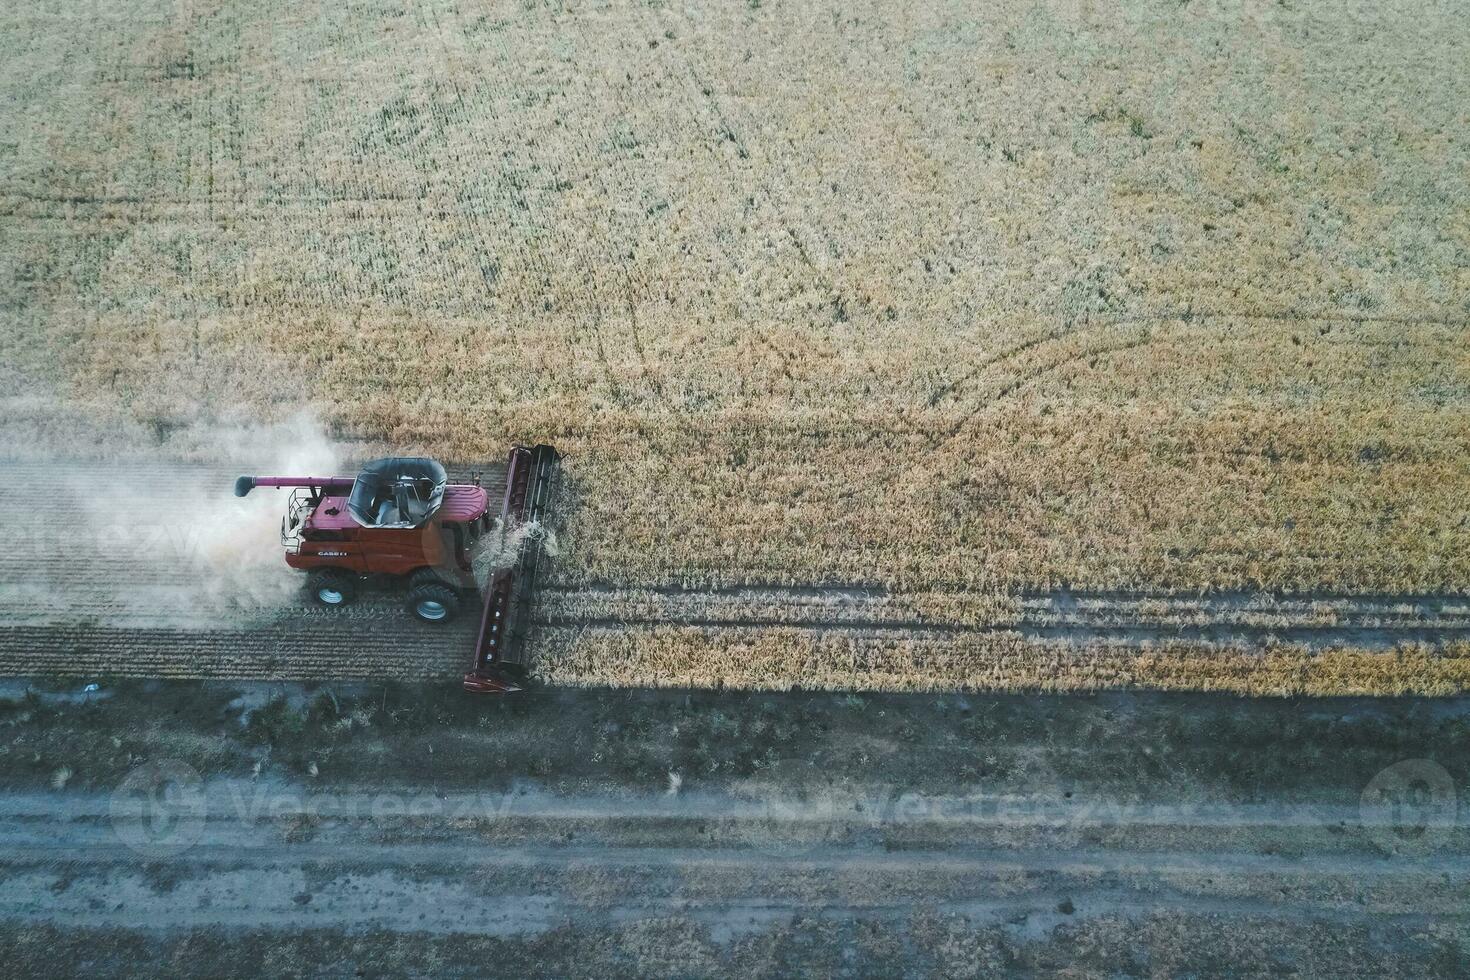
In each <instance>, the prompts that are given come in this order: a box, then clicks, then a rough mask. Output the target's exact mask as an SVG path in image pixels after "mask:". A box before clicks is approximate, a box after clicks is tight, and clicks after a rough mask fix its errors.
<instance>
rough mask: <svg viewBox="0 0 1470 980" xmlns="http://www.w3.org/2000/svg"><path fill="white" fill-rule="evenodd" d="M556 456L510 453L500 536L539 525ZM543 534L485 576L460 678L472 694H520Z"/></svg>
mask: <svg viewBox="0 0 1470 980" xmlns="http://www.w3.org/2000/svg"><path fill="white" fill-rule="evenodd" d="M560 461H561V456H560V454H559V453H557V451H556V450H555V449H553V448H552V447H550V446H546V445H540V446H536V447H534V448H531V449H528V448H526V447H525V446H517V447H516V448H514V449H512V450H511V451H510V457H509V459H508V460H507V463H506V471H505V501H504V503H503V504H502V505H501V509H500V514H501V517H500V526H501V528H502V529H503V533H505V534H506V535H511V534H515V533H516V531H517V530H518V529H519V528H522V527H526V526H539V525H541V522H542V520H543V519H544V518H545V516H546V513H547V508H548V507H550V505H551V494H552V490H553V487H554V484H555V477H556V471H557V468H558V466H559V464H560ZM544 544H545V535H544V534H542V533H532V534H529V535H527V536H525V537H524V538H522V539H521V541H520V544H519V546H518V547H517V550H516V554H515V557H514V560H513V561H512V563H511V565H510V567H508V568H502V569H498V570H495V571H493V572H491V574H490V577H489V580H488V581H487V582H486V583H485V605H484V608H483V609H482V610H481V613H480V628H479V630H478V632H477V633H476V635H475V650H474V658H473V660H472V662H471V668H470V671H469V672H468V673H467V674H465V675H464V689H465V690H466V691H469V692H470V693H472V694H508V693H511V692H513V691H519V690H521V686H522V683H523V682H524V680H525V676H526V669H527V666H528V664H527V656H528V654H527V651H526V631H527V628H528V627H529V626H530V622H531V600H532V596H533V594H534V592H535V589H536V570H537V567H538V566H539V564H540V562H541V557H542V552H543V550H544Z"/></svg>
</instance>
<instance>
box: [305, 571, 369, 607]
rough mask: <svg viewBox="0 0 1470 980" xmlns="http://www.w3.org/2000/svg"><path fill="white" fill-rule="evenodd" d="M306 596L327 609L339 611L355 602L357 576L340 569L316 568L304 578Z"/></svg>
mask: <svg viewBox="0 0 1470 980" xmlns="http://www.w3.org/2000/svg"><path fill="white" fill-rule="evenodd" d="M306 594H307V595H309V596H311V599H312V601H313V602H315V603H316V604H317V605H319V606H326V607H327V608H328V609H340V608H341V607H343V606H350V605H352V604H353V603H354V602H356V601H357V576H356V575H353V574H352V573H351V572H345V571H343V570H342V569H340V568H316V569H313V570H312V571H311V573H310V574H308V575H307V576H306Z"/></svg>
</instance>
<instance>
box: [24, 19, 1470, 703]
mask: <svg viewBox="0 0 1470 980" xmlns="http://www.w3.org/2000/svg"><path fill="white" fill-rule="evenodd" d="M99 16H100V17H102V18H103V20H104V22H102V23H99V22H98V21H97V18H98V17H99ZM0 39H3V40H0V45H3V46H4V49H5V50H4V54H5V58H4V59H3V60H0V65H3V67H0V90H3V92H4V94H5V98H4V99H3V100H0V131H3V132H4V133H6V134H8V135H7V136H6V137H4V138H3V140H0V213H3V215H4V218H5V221H6V229H7V231H6V234H4V235H3V236H0V270H3V271H4V273H5V274H4V275H3V276H0V317H3V323H4V325H5V328H6V331H7V334H8V339H9V341H10V342H9V344H8V345H7V359H8V360H10V362H11V363H10V365H9V366H8V367H7V368H6V374H5V376H4V377H0V381H13V382H14V385H12V386H11V387H12V388H13V389H14V390H16V391H17V394H16V395H14V396H13V400H12V402H11V403H8V405H7V407H9V408H11V409H13V411H12V412H10V413H9V414H10V421H9V423H8V424H9V425H11V426H12V427H26V428H25V431H27V432H34V431H35V430H37V429H39V430H40V431H42V432H44V433H45V434H46V438H47V439H48V440H50V441H52V442H60V441H63V440H64V439H66V438H67V437H68V434H70V433H73V432H83V431H86V425H87V424H89V423H87V422H86V420H87V419H89V418H90V419H97V418H101V419H106V420H108V424H109V425H115V424H117V423H121V424H122V426H123V427H124V428H126V429H127V431H129V432H132V433H134V434H135V437H136V438H138V439H140V440H143V441H148V440H150V439H151V440H155V441H158V442H161V443H163V444H165V445H166V446H167V445H168V444H169V443H170V442H171V440H172V439H174V438H175V434H176V429H177V427H178V426H180V425H185V424H188V423H190V422H193V421H196V420H198V419H201V418H217V417H221V416H226V415H229V414H230V413H232V412H235V411H237V410H239V409H241V408H242V407H243V409H244V410H245V411H248V412H252V413H261V414H265V415H272V416H276V417H282V416H284V415H286V414H288V413H289V412H291V411H293V410H294V409H295V408H296V407H297V405H298V404H299V403H300V402H301V401H302V400H307V401H310V402H312V403H313V404H315V405H317V406H319V408H320V410H321V411H322V412H323V414H324V415H325V416H326V417H327V418H328V419H329V420H330V421H331V423H332V424H333V426H334V427H335V429H336V430H337V432H338V434H340V435H342V436H343V437H345V438H352V439H360V440H364V441H366V442H369V443H373V444H381V445H385V446H392V447H393V448H394V449H396V450H402V451H413V450H423V451H428V452H432V453H435V454H438V455H441V456H447V457H452V458H458V459H482V458H491V457H494V456H498V455H499V454H500V452H502V451H503V447H504V446H505V444H506V443H507V442H509V441H512V440H549V441H554V442H556V443H557V444H558V446H559V447H561V448H562V449H564V450H565V451H566V452H567V454H568V463H567V465H568V471H569V474H570V477H571V479H572V489H573V492H574V495H575V503H576V508H575V510H574V511H573V512H572V516H571V518H570V521H571V524H570V527H569V528H567V529H566V532H565V533H564V534H563V535H562V544H563V550H564V555H563V557H562V559H561V561H560V563H559V566H558V567H559V571H558V575H559V576H560V577H561V578H562V579H563V580H564V581H567V582H589V581H596V580H612V581H616V582H622V583H629V584H634V585H640V584H641V585H647V584H658V583H669V582H677V583H688V584H695V585H697V584H708V583H714V584H732V583H741V582H755V583H782V582H789V583H810V582H853V583H883V584H887V585H889V586H891V587H893V588H894V589H897V590H902V591H906V592H912V593H916V594H917V593H931V592H934V591H935V590H939V591H941V592H950V593H954V592H958V593H965V592H979V593H984V594H985V595H993V594H996V593H1004V592H1007V591H1013V590H1016V589H1019V588H1048V587H1052V586H1055V585H1058V584H1070V585H1073V586H1077V587H1089V588H1137V589H1143V590H1150V591H1156V590H1161V589H1163V590H1177V591H1187V592H1193V591H1200V590H1210V589H1256V588H1262V589H1272V590H1285V591H1294V592H1313V591H1321V590H1325V591H1331V592H1375V593H1394V592H1463V591H1466V590H1467V589H1470V518H1467V516H1466V509H1465V500H1466V499H1467V498H1470V342H1467V341H1470V271H1467V270H1470V181H1467V179H1466V177H1467V168H1470V156H1467V149H1466V143H1465V141H1464V140H1463V139H1462V138H1460V137H1459V135H1458V134H1460V133H1463V132H1464V131H1465V130H1466V129H1467V122H1470V120H1467V115H1466V112H1467V110H1466V106H1467V105H1470V71H1467V70H1466V68H1465V65H1464V59H1463V57H1462V52H1463V51H1464V50H1465V47H1466V45H1467V43H1470V21H1467V20H1466V19H1465V18H1464V17H1463V16H1460V15H1459V12H1458V11H1457V10H1456V9H1455V8H1454V7H1453V6H1451V5H1443V6H1438V7H1435V6H1430V7H1426V8H1423V9H1415V10H1413V11H1412V12H1407V11H1402V10H1398V9H1396V8H1392V7H1382V6H1380V5H1375V4H1368V3H1355V4H1350V5H1349V6H1348V7H1344V6H1343V5H1341V4H1328V3H1323V2H1309V3H1293V4H1291V5H1290V6H1280V5H1271V6H1267V7H1261V8H1259V9H1256V8H1250V9H1247V10H1245V11H1242V10H1240V9H1239V8H1237V7H1234V6H1217V5H1213V4H1208V3H1204V4H1202V3H1191V4H1187V5H1184V6H1176V5H1172V4H1169V5H1157V4H1141V3H1140V4H1127V5H1124V6H1122V7H1116V8H1115V7H1106V8H1097V7H1094V6H1093V5H1091V4H1084V3H1049V4H1042V5H1036V4H1029V3H1027V4H1021V3H1007V4H999V5H990V6H987V7H984V8H983V9H982V8H976V7H974V5H968V4H940V5H914V4H901V3H877V4H872V3H870V4H859V5H858V6H855V7H854V6H852V5H850V4H849V5H843V6H841V7H823V6H820V5H810V4H795V3H766V4H763V5H759V6H758V8H757V7H755V6H754V5H752V6H746V5H726V4H721V5H702V4H695V5H691V6H687V7H685V6H672V5H667V6H666V5H662V4H652V5H649V6H646V7H644V6H638V7H634V6H631V5H622V4H614V5H612V6H611V7H603V8H598V7H576V8H566V7H562V6H560V5H554V6H548V7H544V8H542V7H536V8H528V7H526V6H524V5H519V4H517V5H511V4H504V5H502V4H493V3H492V4H489V5H471V6H469V7H466V6H464V5H460V4H454V3H448V2H443V0H428V2H424V3H416V4H412V5H405V6H402V7H395V6H392V5H385V6H377V5H373V4H366V5H363V4H356V5H347V6H344V5H339V4H316V3H305V4H302V3H292V4H282V3H261V4H243V3H241V4H227V3H220V2H209V0H205V2H195V3H190V4H177V5H176V4H171V3H165V2H163V0H129V2H127V3H120V4H113V5H109V6H108V7H107V8H106V10H103V11H100V13H99V11H98V9H97V8H96V7H95V5H92V4H84V3H81V2H80V0H55V2H52V3H48V4H41V5H17V6H14V7H13V8H8V9H7V10H5V11H4V12H0ZM57 397H64V398H66V399H67V400H68V402H69V404H68V405H67V406H66V407H65V408H64V409H61V410H60V414H59V415H58V413H57V412H54V411H53V410H52V404H53V400H54V399H55V398H57ZM16 419H19V420H20V422H17V421H16ZM918 601H923V600H916V602H918ZM946 601H949V600H946ZM992 601H994V600H990V599H976V600H974V602H973V603H971V605H974V603H979V604H980V605H981V606H984V605H985V604H986V603H989V602H992ZM961 604H962V605H963V603H961ZM988 615H990V613H989V612H987V611H985V609H981V611H980V612H978V613H975V612H973V611H972V613H970V614H967V615H966V616H962V617H961V618H960V619H959V620H958V621H961V622H969V621H973V620H974V619H976V618H977V617H981V618H983V617H984V616H988ZM700 649H704V648H702V647H701V648H700ZM812 649H813V650H819V651H825V650H826V649H827V648H825V647H814V648H812ZM1033 652H1034V651H1029V648H1028V652H1027V654H1026V655H1027V656H1032V655H1033ZM832 655H833V656H837V655H838V654H836V653H833V654H832ZM568 656H571V654H568ZM669 656H670V657H674V658H675V659H677V657H678V656H682V654H675V653H673V652H671V653H670V654H669ZM710 656H715V654H714V653H711V654H710ZM1281 656H1284V657H1289V655H1288V654H1281ZM1206 659H1207V660H1208V664H1209V665H1215V664H1217V662H1218V661H1217V660H1214V659H1209V658H1206ZM640 662H642V663H645V664H646V665H647V666H646V670H647V672H646V673H645V674H643V675H641V679H642V680H643V681H645V682H652V681H655V680H657V679H659V678H660V677H662V676H665V675H666V674H667V673H669V671H667V670H666V669H665V666H661V665H660V664H656V663H653V662H651V661H640ZM1110 662H1111V661H1110ZM1311 662H1312V663H1315V662H1316V661H1315V660H1313V661H1311ZM712 663H713V661H712ZM1303 664H1304V666H1303V669H1306V666H1309V664H1307V662H1306V661H1303ZM829 668H830V664H828V663H827V662H826V661H823V660H822V659H821V658H820V657H818V658H817V660H816V661H814V662H811V663H809V664H808V666H807V668H806V669H809V670H810V671H811V673H812V678H813V679H812V681H811V682H812V683H816V682H817V680H816V679H817V678H820V677H828V676H833V675H830V674H829V673H827V672H828V670H829ZM605 669H606V670H607V671H608V674H607V676H608V677H609V678H610V679H611V678H613V677H614V675H616V676H617V677H618V678H619V679H622V678H624V677H625V672H624V670H623V669H622V668H613V667H610V666H609V667H606V668H605ZM700 669H701V668H697V666H696V665H690V666H689V667H688V668H687V669H683V668H680V669H679V670H676V671H674V673H680V674H681V676H683V675H689V676H694V675H696V674H699V672H700ZM914 669H919V668H918V667H917V666H916V667H915V668H914ZM922 669H923V670H926V671H929V670H937V668H933V667H932V666H928V665H926V666H924V667H923V668H922ZM946 669H947V668H946ZM956 669H958V668H956ZM1008 669H1009V668H1008ZM1048 669H1051V665H1049V662H1048V661H1046V660H1045V659H1044V658H1042V659H1037V660H1036V663H1035V665H1034V667H1032V668H1028V669H1027V670H1026V671H1024V672H1022V673H1006V674H1004V676H1006V677H1014V678H1015V682H1016V683H1028V684H1029V683H1031V681H1030V680H1028V679H1027V678H1035V679H1037V682H1038V683H1040V682H1042V681H1044V679H1045V678H1044V674H1045V671H1046V670H1048ZM1059 669H1060V668H1059ZM1181 669H1182V668H1181ZM1215 669H1216V667H1215V666H1207V665H1206V664H1205V663H1204V662H1202V663H1201V671H1202V673H1201V674H1200V675H1199V678H1198V683H1199V684H1201V685H1206V686H1208V685H1211V684H1213V683H1215V677H1216V674H1214V673H1211V671H1214V670H1215ZM1312 669H1316V668H1312ZM1363 669H1364V670H1365V671H1366V670H1367V669H1368V668H1366V667H1365V668H1363ZM591 670H592V668H591V667H588V666H584V667H582V668H578V669H577V670H573V671H571V672H570V673H571V674H572V675H573V676H575V677H576V678H587V677H591V676H594V674H592V673H589V671H591ZM974 670H976V671H981V672H982V673H983V670H984V668H981V667H975V668H974ZM1118 670H1119V671H1121V673H1120V674H1119V676H1127V677H1130V678H1132V679H1133V680H1134V681H1135V682H1140V683H1160V684H1173V683H1174V682H1173V681H1168V680H1166V679H1165V674H1164V673H1160V672H1158V671H1144V670H1142V669H1141V668H1138V669H1134V668H1131V667H1130V668H1129V669H1128V670H1122V668H1118ZM1426 670H1427V671H1428V673H1426V675H1425V680H1424V683H1423V685H1421V686H1423V687H1432V686H1436V685H1440V684H1441V683H1442V677H1443V676H1445V675H1442V674H1441V673H1438V672H1437V671H1438V668H1435V669H1429V668H1427V667H1426ZM1130 671H1131V672H1130ZM706 673H708V674H709V676H711V677H717V676H720V670H719V669H717V668H715V667H714V666H709V667H708V670H707V671H706ZM961 674H962V675H963V676H970V675H969V674H964V672H961ZM1349 674H1351V672H1349ZM626 676H627V677H635V676H639V675H626ZM781 676H794V675H791V674H790V673H789V671H788V672H784V673H782V675H781ZM939 676H941V675H940V674H937V673H936V674H933V675H932V676H929V675H926V676H921V677H918V678H909V679H906V680H905V679H901V678H899V676H898V675H895V679H894V680H893V681H891V683H893V684H895V685H897V686H911V685H914V684H918V685H921V686H922V685H924V684H929V683H939V681H938V680H937V678H938V677H939ZM945 676H948V675H945ZM956 676H960V675H956ZM1067 676H1069V677H1070V676H1073V675H1072V674H1068V675H1067ZM1168 676H1170V677H1172V676H1174V675H1173V674H1169V675H1168ZM1182 676H1187V671H1186V674H1185V675H1182ZM1252 676H1258V675H1256V674H1253V675H1252ZM1313 676H1317V675H1313ZM1322 676H1323V677H1326V676H1327V675H1322ZM1331 676H1334V677H1336V676H1347V675H1344V674H1341V673H1340V672H1339V673H1338V674H1333V675H1331ZM793 682H795V681H793ZM1101 682H1105V683H1112V681H1111V680H1105V681H1101ZM1057 683H1064V682H1062V681H1060V680H1058V681H1057ZM1065 683H1070V681H1068V682H1065ZM1255 683H1256V682H1254V681H1252V682H1251V684H1252V685H1254V684H1255ZM1313 683H1315V684H1317V686H1319V687H1330V686H1331V685H1330V683H1329V682H1328V681H1327V680H1321V681H1318V682H1313ZM1342 683H1343V685H1344V689H1351V688H1352V687H1353V685H1354V684H1355V683H1357V682H1356V681H1352V680H1344V681H1342ZM1364 683H1365V684H1369V686H1374V685H1378V684H1379V681H1376V680H1374V681H1372V682H1371V683H1370V682H1369V681H1364ZM1225 686H1231V685H1230V684H1228V683H1227V684H1225ZM1247 686H1249V685H1247ZM1265 686H1267V687H1269V686H1270V685H1269V684H1267V685H1265ZM1309 686H1310V685H1309ZM1387 686H1389V687H1391V686H1392V684H1388V685H1387Z"/></svg>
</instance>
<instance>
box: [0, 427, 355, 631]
mask: <svg viewBox="0 0 1470 980" xmlns="http://www.w3.org/2000/svg"><path fill="white" fill-rule="evenodd" d="M41 448H42V447H41V446H39V445H37V446H33V447H22V446H17V445H12V446H10V447H9V452H8V453H7V455H8V456H9V457H10V458H9V459H7V460H6V461H4V462H3V463H0V466H3V467H4V469H5V470H6V471H7V472H8V473H9V474H10V476H11V478H10V479H7V480H5V481H3V482H4V484H5V485H4V487H3V488H0V503H3V505H4V506H0V533H6V534H7V536H11V537H12V540H19V541H20V542H21V543H22V544H21V547H20V548H19V549H16V550H15V551H13V552H12V553H11V554H9V555H7V556H3V557H0V621H8V622H12V623H14V622H37V621H40V622H60V621H77V620H79V619H80V620H91V621H96V622H100V623H109V624H111V623H118V624H127V625H132V626H180V627H193V628H199V627H201V626H208V625H229V624H232V623H234V622H237V621H239V620H240V619H241V618H242V617H243V618H246V619H248V618H251V616H252V615H253V614H263V613H267V612H269V611H271V610H275V609H279V608H280V607H282V606H285V605H287V604H292V603H297V602H299V598H298V596H299V588H300V584H301V578H300V574H299V573H297V572H295V571H294V570H292V569H291V568H289V567H288V566H287V565H286V563H285V561H284V557H283V548H282V544H281V539H280V525H281V518H282V516H283V515H284V513H285V510H286V503H287V499H288V493H289V491H287V490H274V489H269V488H267V489H257V490H255V491H254V492H253V493H251V494H250V495H249V496H247V497H244V498H239V497H236V496H234V493H233V487H234V478H235V476H237V475H239V474H242V473H249V474H254V475H288V476H333V475H340V474H342V473H343V461H342V453H341V451H340V447H338V446H337V445H335V444H334V443H333V442H332V440H331V439H330V438H328V437H327V435H326V433H325V432H324V430H323V428H322V426H321V425H320V424H319V422H318V421H317V420H316V419H315V418H314V417H313V416H312V415H311V414H309V413H305V412H303V413H300V414H297V415H295V416H293V417H291V418H289V419H286V420H284V421H282V422H280V423H276V424H240V425H228V424H225V425H221V424H214V425H199V426H191V427H188V428H185V429H181V430H179V431H176V432H173V433H171V434H170V436H169V439H168V442H167V445H166V446H164V447H159V448H156V449H153V450H151V451H137V450H134V451H130V452H124V453H121V454H119V455H118V456H116V457H114V458H112V459H109V460H106V461H100V462H82V461H78V460H73V459H55V458H47V457H46V455H45V454H44V453H43V452H42V451H41ZM200 460H207V461H200Z"/></svg>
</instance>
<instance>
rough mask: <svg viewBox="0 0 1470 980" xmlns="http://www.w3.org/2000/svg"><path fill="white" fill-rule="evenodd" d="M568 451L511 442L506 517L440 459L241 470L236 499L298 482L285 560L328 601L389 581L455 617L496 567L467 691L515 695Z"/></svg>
mask: <svg viewBox="0 0 1470 980" xmlns="http://www.w3.org/2000/svg"><path fill="white" fill-rule="evenodd" d="M560 459H561V456H560V455H559V454H558V453H557V451H556V450H555V449H553V448H552V447H550V446H545V445H538V446H534V447H526V446H516V447H515V448H514V449H512V450H511V451H510V456H509V458H508V459H507V462H506V474H505V494H504V496H503V498H502V499H501V500H500V501H499V503H500V514H499V519H498V521H497V520H496V519H495V517H494V516H492V514H491V512H490V509H491V500H490V495H489V493H488V492H487V491H486V490H485V488H484V487H482V486H480V482H479V479H478V478H476V479H475V480H474V481H473V482H472V483H467V484H452V483H450V482H449V480H448V476H447V474H446V473H445V470H444V467H443V466H441V465H440V464H439V463H437V462H435V461H434V460H432V459H423V458H419V457H402V456H399V457H391V458H389V459H379V460H375V461H373V462H371V463H368V464H367V465H366V466H364V467H363V468H362V471H361V472H360V473H358V475H357V476H356V477H350V476H330V477H315V476H301V477H297V476H263V477H256V476H242V477H240V478H239V479H237V480H236V481H235V496H237V497H243V496H245V495H246V494H247V493H249V492H250V491H251V490H253V489H255V488H256V487H289V488H291V496H290V499H289V501H288V503H287V508H286V516H285V518H284V519H283V520H282V522H281V542H282V544H284V545H285V547H286V564H288V565H290V566H291V567H292V568H299V569H301V570H302V571H304V572H306V574H307V577H306V590H307V592H308V594H309V595H310V596H311V597H312V599H313V600H315V601H316V602H317V603H318V604H320V605H323V606H328V607H334V608H335V607H341V606H347V605H351V604H352V603H353V602H355V601H356V600H357V596H358V591H359V587H360V585H361V584H362V582H363V581H365V580H366V579H368V578H388V579H391V580H394V581H399V582H403V583H405V584H406V585H407V608H408V612H409V613H410V614H412V615H414V616H416V617H417V618H419V619H420V620H423V621H424V622H428V623H442V622H447V621H449V620H451V619H453V618H455V616H456V615H457V614H458V613H459V611H460V609H461V607H462V606H464V605H465V604H466V602H467V601H468V600H471V599H474V598H479V597H480V595H481V585H482V583H481V582H479V581H478V579H477V574H476V572H477V567H476V566H477V564H480V565H487V564H488V565H489V566H490V568H489V571H488V577H487V580H486V581H485V582H484V583H483V604H482V606H481V612H480V621H479V628H478V631H477V632H476V634H475V648H474V656H473V659H472V660H471V665H470V671H469V672H468V673H466V674H465V675H464V688H465V690H467V691H471V692H474V693H478V694H490V693H507V692H511V691H519V690H520V689H521V684H522V682H523V681H524V679H525V674H526V666H527V664H526V650H525V638H526V631H527V628H528V626H529V625H530V615H531V614H530V605H531V597H532V592H533V591H534V588H535V584H536V570H537V566H538V565H539V563H540V561H541V555H542V551H543V550H544V549H543V545H544V537H545V536H544V534H543V533H541V532H540V530H539V528H540V525H541V522H542V520H543V518H544V517H545V515H546V510H547V508H548V507H549V506H550V502H551V494H552V488H553V486H554V483H555V477H556V471H557V468H558V464H559V462H560Z"/></svg>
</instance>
